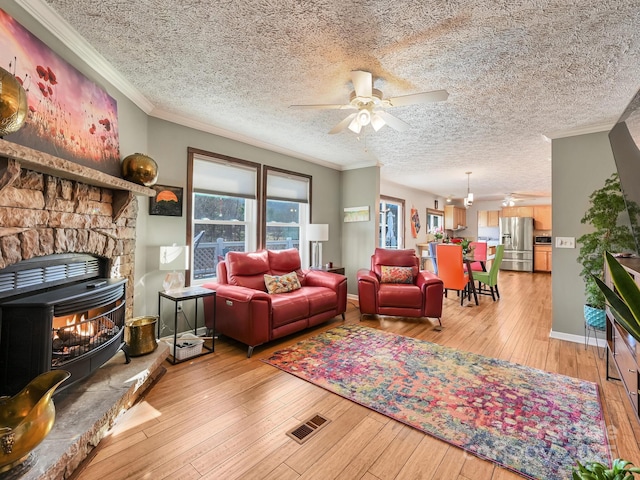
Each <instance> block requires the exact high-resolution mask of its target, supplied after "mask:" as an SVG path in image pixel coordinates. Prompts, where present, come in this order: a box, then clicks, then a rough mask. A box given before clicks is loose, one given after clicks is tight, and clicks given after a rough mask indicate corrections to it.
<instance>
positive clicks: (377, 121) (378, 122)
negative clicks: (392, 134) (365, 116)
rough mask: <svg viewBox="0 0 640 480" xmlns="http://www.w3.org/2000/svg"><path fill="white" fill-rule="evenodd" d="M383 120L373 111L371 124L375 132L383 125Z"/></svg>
mask: <svg viewBox="0 0 640 480" xmlns="http://www.w3.org/2000/svg"><path fill="white" fill-rule="evenodd" d="M385 123H386V122H385V121H384V119H383V118H382V117H381V116H380V115H378V114H377V113H374V114H373V115H372V116H371V126H372V127H373V129H374V130H375V131H376V132H377V131H378V130H380V129H381V128H382V127H384V126H385Z"/></svg>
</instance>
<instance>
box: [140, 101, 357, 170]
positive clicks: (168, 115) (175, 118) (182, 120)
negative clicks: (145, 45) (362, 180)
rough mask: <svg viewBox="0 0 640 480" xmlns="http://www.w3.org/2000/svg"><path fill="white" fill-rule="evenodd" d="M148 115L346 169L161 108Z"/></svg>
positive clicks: (323, 164)
mask: <svg viewBox="0 0 640 480" xmlns="http://www.w3.org/2000/svg"><path fill="white" fill-rule="evenodd" d="M148 115H149V116H151V117H154V118H158V119H160V120H166V121H167V122H171V123H175V124H178V125H182V126H183V127H188V128H193V129H194V130H200V131H201V132H206V133H211V134H213V135H218V136H220V137H224V138H228V139H230V140H235V141H238V142H241V143H244V144H247V145H251V146H253V147H258V148H263V149H265V150H269V151H271V152H275V153H280V154H282V155H287V156H289V157H292V158H296V159H299V160H306V161H307V162H310V163H315V164H317V165H320V166H323V167H327V168H331V169H333V170H343V169H344V168H345V167H344V166H343V165H339V164H337V163H332V162H327V161H326V160H321V159H319V158H316V157H312V156H311V155H305V154H303V153H300V152H296V151H294V150H289V149H287V148H283V147H280V146H278V145H273V144H272V143H268V142H264V141H262V140H258V139H256V138H253V137H249V136H246V135H243V134H241V133H238V132H233V131H231V130H226V129H224V128H220V127H216V126H213V125H211V124H208V123H205V122H200V121H198V120H194V119H192V118H188V117H184V116H181V115H176V114H175V113H172V112H167V111H165V110H162V109H159V108H155V109H153V110H152V111H151V112H149V114H148Z"/></svg>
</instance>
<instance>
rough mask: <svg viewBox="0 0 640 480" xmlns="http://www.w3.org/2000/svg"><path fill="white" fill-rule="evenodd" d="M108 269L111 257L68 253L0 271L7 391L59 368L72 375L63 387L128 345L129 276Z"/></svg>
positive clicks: (0, 358)
mask: <svg viewBox="0 0 640 480" xmlns="http://www.w3.org/2000/svg"><path fill="white" fill-rule="evenodd" d="M106 270H107V262H106V259H103V258H100V257H95V256H92V255H85V254H62V255H51V256H47V257H38V258H34V259H31V260H26V261H22V262H19V263H17V264H15V265H12V266H10V267H8V268H6V269H3V270H1V271H0V325H1V327H0V395H15V394H16V393H18V392H19V391H20V390H21V389H22V388H23V387H24V386H25V385H26V384H27V383H29V381H30V380H32V379H33V378H35V377H36V376H38V375H39V374H40V373H43V372H46V371H49V370H52V369H63V370H67V371H69V372H71V377H70V378H69V379H68V380H67V381H66V382H65V383H64V384H63V385H62V386H61V387H60V388H59V389H58V391H60V390H62V389H64V388H65V387H68V386H69V385H71V384H73V383H75V382H77V381H78V380H81V379H83V378H85V377H87V376H89V375H90V374H91V373H92V372H94V371H95V370H96V369H97V368H99V367H100V366H101V365H102V364H104V363H105V362H106V361H108V360H109V359H110V358H111V357H112V356H113V355H115V353H116V352H117V351H118V350H120V349H123V350H125V349H124V348H123V347H124V341H123V338H124V336H123V334H124V320H125V303H126V282H127V281H126V279H110V278H106ZM125 355H126V362H127V363H128V362H129V357H128V355H127V354H126V350H125Z"/></svg>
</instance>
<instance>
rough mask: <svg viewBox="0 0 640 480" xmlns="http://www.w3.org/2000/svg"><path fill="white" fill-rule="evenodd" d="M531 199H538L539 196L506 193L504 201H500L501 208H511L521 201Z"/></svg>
mask: <svg viewBox="0 0 640 480" xmlns="http://www.w3.org/2000/svg"><path fill="white" fill-rule="evenodd" d="M532 198H540V195H533V194H527V193H508V194H507V195H505V197H504V200H502V206H503V207H513V206H514V205H515V202H521V201H523V200H527V199H532Z"/></svg>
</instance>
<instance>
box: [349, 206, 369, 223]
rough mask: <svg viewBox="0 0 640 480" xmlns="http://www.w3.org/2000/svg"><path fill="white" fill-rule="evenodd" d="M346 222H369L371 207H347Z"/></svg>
mask: <svg viewBox="0 0 640 480" xmlns="http://www.w3.org/2000/svg"><path fill="white" fill-rule="evenodd" d="M344 221H345V222H368V221H369V206H365V207H346V208H345V209H344Z"/></svg>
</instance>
